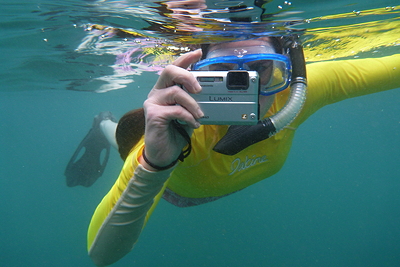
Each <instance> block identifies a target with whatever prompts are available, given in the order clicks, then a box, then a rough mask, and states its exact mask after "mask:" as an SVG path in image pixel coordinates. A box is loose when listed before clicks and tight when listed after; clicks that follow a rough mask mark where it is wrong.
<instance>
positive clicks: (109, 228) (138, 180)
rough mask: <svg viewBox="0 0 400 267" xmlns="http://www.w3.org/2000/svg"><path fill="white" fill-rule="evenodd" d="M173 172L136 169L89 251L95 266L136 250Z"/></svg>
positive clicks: (106, 263) (110, 262) (108, 262)
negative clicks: (135, 245)
mask: <svg viewBox="0 0 400 267" xmlns="http://www.w3.org/2000/svg"><path fill="white" fill-rule="evenodd" d="M171 171H172V169H170V170H166V171H162V172H150V171H147V170H146V169H145V168H143V167H142V166H141V165H139V166H138V167H137V168H136V169H135V172H134V175H133V177H132V178H131V179H130V181H129V182H128V184H127V186H126V189H125V190H124V191H123V193H122V195H121V197H120V198H119V199H118V201H117V203H116V204H115V206H114V207H113V209H112V210H111V212H110V213H109V214H108V216H107V218H106V219H105V220H104V222H103V223H102V225H101V227H100V228H99V230H98V232H97V234H96V236H95V239H94V240H93V242H92V244H91V246H90V248H89V256H90V257H91V258H92V260H93V262H94V263H95V264H96V265H98V266H106V265H109V264H112V263H114V262H116V261H118V260H119V259H120V258H122V257H123V256H124V255H125V254H127V253H128V252H129V251H130V250H131V249H132V248H133V246H134V244H135V243H136V241H137V240H138V238H139V235H140V233H141V231H142V229H143V226H144V224H145V219H146V215H147V214H148V211H149V210H150V208H151V207H152V205H153V203H154V198H155V197H156V196H157V194H159V193H160V192H161V191H162V189H163V185H164V183H165V182H166V180H167V179H168V177H169V175H170V173H171Z"/></svg>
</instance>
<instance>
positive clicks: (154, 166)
mask: <svg viewBox="0 0 400 267" xmlns="http://www.w3.org/2000/svg"><path fill="white" fill-rule="evenodd" d="M142 156H143V160H144V161H145V162H146V163H147V164H149V166H150V167H152V168H153V169H156V170H157V171H164V170H167V169H169V168H171V167H173V166H174V165H175V164H176V163H177V162H178V159H176V160H175V161H173V162H172V163H171V164H169V165H167V166H164V167H161V166H158V165H155V164H153V163H151V162H150V161H149V159H148V158H147V157H146V154H145V153H144V149H143V152H142Z"/></svg>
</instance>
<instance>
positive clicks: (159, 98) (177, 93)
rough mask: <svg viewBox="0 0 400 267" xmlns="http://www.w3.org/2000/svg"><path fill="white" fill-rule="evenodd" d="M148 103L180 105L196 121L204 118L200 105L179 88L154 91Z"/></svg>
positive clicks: (173, 87)
mask: <svg viewBox="0 0 400 267" xmlns="http://www.w3.org/2000/svg"><path fill="white" fill-rule="evenodd" d="M148 101H149V103H154V104H156V105H158V106H170V105H180V106H182V107H184V108H185V109H186V110H188V111H189V112H190V113H191V114H192V116H193V117H194V118H195V119H199V118H201V117H203V116H204V114H203V112H202V111H201V109H200V106H199V104H198V103H197V102H196V101H195V100H194V99H193V97H191V96H190V95H189V94H188V93H187V92H185V91H184V90H182V88H180V87H179V86H172V87H170V88H166V89H161V90H153V91H152V93H150V94H149V98H148Z"/></svg>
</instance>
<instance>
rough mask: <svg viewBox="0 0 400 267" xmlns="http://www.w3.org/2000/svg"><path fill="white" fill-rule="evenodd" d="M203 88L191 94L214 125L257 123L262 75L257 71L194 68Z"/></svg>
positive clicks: (204, 120) (207, 122)
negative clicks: (202, 69) (200, 69)
mask: <svg viewBox="0 0 400 267" xmlns="http://www.w3.org/2000/svg"><path fill="white" fill-rule="evenodd" d="M191 73H192V74H193V75H194V76H195V77H196V79H197V80H198V81H199V83H200V86H201V87H202V91H201V92H200V93H198V94H190V95H191V96H192V97H193V98H194V99H195V100H196V101H197V103H199V105H200V108H201V110H202V111H203V113H204V117H202V118H201V119H200V120H199V121H200V123H201V124H209V125H210V124H211V125H254V124H257V122H258V120H259V103H258V98H259V76H258V73H257V72H256V71H245V70H231V71H191Z"/></svg>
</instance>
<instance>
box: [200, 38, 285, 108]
mask: <svg viewBox="0 0 400 267" xmlns="http://www.w3.org/2000/svg"><path fill="white" fill-rule="evenodd" d="M202 50H203V59H202V60H201V61H199V62H197V63H196V64H195V65H194V66H193V69H194V70H209V71H213V70H219V71H229V70H254V71H257V72H258V75H259V77H260V95H261V96H260V105H261V110H260V111H261V114H265V113H266V112H267V111H268V109H269V107H270V106H271V104H272V102H273V99H274V95H275V94H276V93H278V92H280V91H282V90H284V89H286V88H287V87H288V86H289V82H290V78H291V62H290V59H289V57H288V55H286V54H285V51H284V49H283V45H282V42H281V39H279V38H277V37H261V38H256V39H250V40H242V41H234V42H225V43H218V44H210V45H203V46H202Z"/></svg>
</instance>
